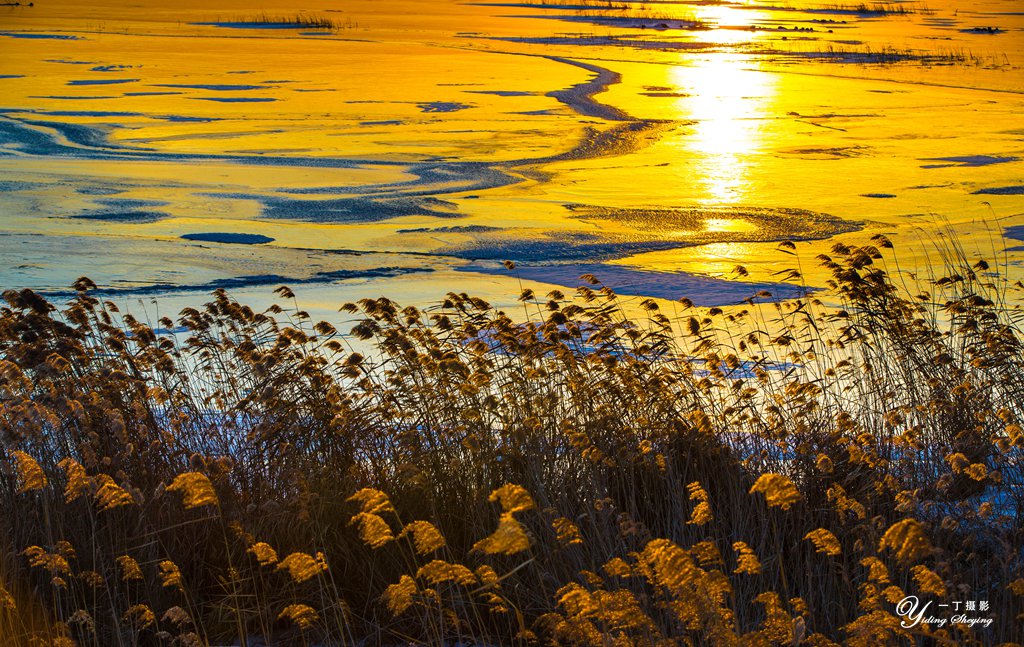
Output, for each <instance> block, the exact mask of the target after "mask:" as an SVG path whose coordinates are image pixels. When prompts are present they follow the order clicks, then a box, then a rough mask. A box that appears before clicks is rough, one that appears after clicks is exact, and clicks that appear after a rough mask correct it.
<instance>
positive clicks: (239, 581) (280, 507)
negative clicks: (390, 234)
mask: <svg viewBox="0 0 1024 647" xmlns="http://www.w3.org/2000/svg"><path fill="white" fill-rule="evenodd" d="M872 242H873V244H871V245H866V246H863V247H849V246H845V245H836V247H835V248H834V250H833V253H832V254H830V255H828V256H822V257H821V258H820V261H821V263H822V264H823V265H824V266H825V267H826V268H827V269H828V270H829V271H830V272H831V276H832V280H831V284H830V286H829V291H828V293H827V294H822V295H818V296H819V298H820V299H821V300H819V299H815V298H809V297H808V298H801V299H797V300H793V301H790V302H785V303H775V304H772V303H770V302H769V303H768V304H767V305H754V301H753V300H751V302H750V304H748V305H746V306H743V307H737V308H730V309H728V310H722V309H718V308H714V309H710V310H705V309H698V308H694V307H692V306H691V305H690V304H689V303H687V302H685V301H683V302H681V303H679V304H677V305H676V306H675V307H673V308H666V307H664V306H659V304H657V303H655V302H653V301H649V300H647V301H642V302H640V303H639V305H640V308H639V310H640V311H641V312H642V314H641V315H640V316H635V315H632V314H630V312H631V310H630V309H629V308H627V307H625V306H624V304H623V303H622V301H621V300H620V299H619V298H618V297H617V296H616V295H615V294H614V293H613V292H612V291H611V290H609V289H607V288H605V287H602V286H601V285H600V284H599V283H598V282H597V280H596V279H593V280H592V281H591V285H590V286H589V287H584V288H580V290H579V292H578V294H577V295H575V297H573V298H567V297H566V296H565V295H563V294H561V293H558V292H552V293H551V294H549V295H547V296H546V297H544V298H537V297H536V296H535V295H534V294H532V293H531V292H529V291H527V292H524V294H523V296H522V300H523V304H524V306H525V308H526V312H527V313H529V316H528V317H527V320H526V321H522V320H521V319H520V320H515V319H513V318H512V317H511V316H509V315H508V314H506V313H504V312H501V311H498V310H495V309H494V308H492V307H491V306H490V305H489V304H487V303H486V302H484V301H482V300H480V299H476V298H472V297H470V296H468V295H466V294H455V293H453V294H449V295H448V296H447V298H446V299H445V300H444V301H443V303H441V304H439V305H438V306H437V307H434V308H430V309H427V310H425V311H424V310H419V309H416V308H401V307H399V306H398V305H396V304H395V303H393V302H391V301H390V300H388V299H384V298H381V299H366V300H363V301H360V302H359V303H358V304H346V305H345V306H343V307H342V309H341V310H342V312H343V313H345V314H344V315H342V316H343V317H344V318H346V319H348V321H347V322H346V323H345V324H344V325H342V322H334V323H328V322H319V323H316V322H312V321H310V319H309V316H308V315H307V314H306V313H304V312H302V311H299V310H297V309H295V307H294V306H292V307H289V308H285V307H283V306H274V307H272V308H270V309H269V310H267V311H265V312H256V311H254V310H253V309H251V308H249V307H248V306H245V305H244V304H240V303H238V302H236V301H234V300H232V299H231V298H230V297H229V296H228V295H227V294H226V293H224V292H223V291H218V292H216V293H214V295H213V298H212V299H211V301H210V302H209V303H208V304H207V305H206V306H204V307H202V308H188V309H186V310H184V311H183V312H182V313H181V315H180V317H179V319H178V320H177V321H172V320H170V319H166V318H164V319H161V320H160V321H158V322H154V324H155V326H156V327H152V326H150V325H149V324H148V323H146V322H143V321H140V320H138V319H136V318H135V317H134V316H132V315H131V314H129V313H125V312H121V311H120V310H119V309H118V307H117V306H116V305H115V304H113V303H110V302H106V301H102V300H100V299H99V298H98V297H97V295H96V291H95V289H94V286H93V285H92V284H91V283H90V282H89V281H88V280H87V279H82V280H80V281H79V282H78V283H77V284H76V288H77V290H78V295H77V297H75V298H73V299H71V300H69V301H68V302H66V303H64V304H63V305H62V306H61V309H60V310H59V311H58V309H57V307H56V306H55V305H53V304H51V303H49V302H47V301H46V300H45V299H43V298H42V297H40V296H39V295H37V294H34V293H32V292H31V291H28V290H23V291H13V290H12V291H8V292H6V293H5V294H4V299H5V302H6V305H5V306H4V307H3V308H2V309H0V444H2V457H0V465H2V469H0V506H2V508H0V543H2V547H0V643H2V644H4V645H13V646H22V645H25V646H28V645H39V644H52V645H82V646H86V645H174V646H179V645H209V644H243V645H263V644H275V645H409V644H431V645H455V644H462V645H475V646H485V645H534V644H536V645H581V646H584V645H586V646H589V645H638V646H646V645H709V646H710V645H715V646H717V645H831V644H845V645H853V646H856V645H866V646H868V645H888V644H900V643H901V642H902V643H908V644H909V643H910V642H915V643H917V644H935V645H954V644H955V645H991V644H999V643H1001V642H1014V641H1015V642H1022V641H1024V630H1022V626H1024V615H1022V613H1021V609H1022V607H1021V604H1022V598H1024V551H1022V548H1024V541H1022V540H1024V536H1022V535H1024V530H1022V528H1021V524H1020V522H1019V520H1020V518H1021V514H1022V513H1024V469H1022V456H1024V433H1022V432H1021V422H1020V421H1021V418H1022V416H1024V408H1022V407H1024V404H1022V403H1024V397H1022V396H1024V345H1022V340H1024V334H1022V330H1021V328H1020V326H1019V322H1020V316H1019V310H1018V309H1017V307H1016V305H1015V301H1014V299H1016V297H1017V294H1018V293H1019V290H1020V289H1024V286H1012V285H1006V284H1005V283H1001V282H1000V281H1001V279H1000V278H999V277H998V276H997V275H995V274H994V273H993V272H992V271H991V269H990V268H989V266H988V264H987V263H986V262H985V261H977V262H972V263H969V262H967V260H966V254H964V253H963V252H962V251H961V250H959V249H957V248H956V247H955V246H952V247H951V248H946V249H944V250H943V252H944V253H946V254H947V255H948V256H947V257H948V261H949V267H948V272H947V273H946V275H945V276H941V277H935V278H933V279H930V280H924V279H921V280H919V281H917V282H914V281H913V280H911V279H908V278H907V276H906V275H905V274H903V273H900V272H896V273H890V270H889V269H888V268H889V266H890V265H893V263H895V261H894V259H893V258H892V257H891V255H889V253H888V252H886V253H884V254H883V250H886V249H888V248H889V247H890V245H889V243H888V241H887V240H885V239H884V238H881V237H879V238H877V239H876V240H874V241H872ZM794 275H795V274H794ZM280 294H281V295H282V297H284V298H286V299H288V300H289V301H290V302H292V303H294V301H293V300H292V296H291V292H290V290H288V289H287V288H282V290H281V291H280ZM176 327H179V328H180V329H184V330H185V331H186V332H185V333H183V334H173V333H171V332H169V331H170V330H172V329H175V328H176ZM339 329H348V330H350V331H351V332H350V333H348V334H344V333H342V332H339ZM911 595H912V596H917V597H918V598H919V599H920V600H921V601H927V602H931V603H933V604H932V606H931V607H930V608H929V613H930V614H931V615H934V616H937V617H942V616H941V612H940V611H939V607H938V606H937V605H938V604H950V603H952V602H954V601H958V602H960V603H961V604H963V603H965V602H966V601H974V602H975V603H976V604H978V605H980V604H981V602H982V601H983V602H984V609H977V610H972V611H965V613H967V615H968V616H969V617H970V616H971V614H974V615H975V616H978V617H982V618H990V619H991V620H992V622H991V624H989V625H988V626H985V625H982V624H975V625H971V624H968V623H964V622H960V623H954V624H949V623H947V624H945V625H942V626H940V625H938V624H935V623H932V624H929V623H928V622H922V623H919V624H915V625H913V626H907V623H903V622H901V621H902V620H903V619H902V618H901V617H900V615H899V613H898V610H899V608H900V606H899V605H900V603H901V602H902V601H903V600H904V599H905V598H907V596H911Z"/></svg>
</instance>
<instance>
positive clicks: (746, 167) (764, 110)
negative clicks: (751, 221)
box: [671, 54, 777, 205]
mask: <svg viewBox="0 0 1024 647" xmlns="http://www.w3.org/2000/svg"><path fill="white" fill-rule="evenodd" d="M759 68H760V64H759V63H758V62H757V61H753V60H751V59H750V58H748V57H745V56H736V55H728V54H712V55H709V56H705V57H702V58H700V59H697V60H696V61H693V62H692V63H690V64H687V65H680V66H678V67H675V68H673V69H672V73H671V80H672V82H673V83H674V84H675V85H676V86H677V87H678V88H680V90H681V91H682V93H683V94H685V95H686V96H682V97H680V98H679V99H678V100H677V102H676V109H677V111H678V115H679V119H681V120H684V121H692V122H694V125H693V130H692V131H691V132H689V133H687V136H686V137H682V138H679V139H678V140H677V144H676V145H677V146H678V147H679V148H680V149H681V152H682V153H683V155H684V156H685V158H686V163H684V164H682V165H680V168H681V172H682V173H686V174H688V175H689V174H695V175H696V176H697V178H696V179H697V180H698V182H699V185H700V186H701V188H702V189H703V190H702V191H701V192H700V195H699V196H696V197H698V199H699V201H700V202H701V203H702V204H708V205H711V204H717V205H731V204H740V203H743V202H745V201H747V200H749V199H751V195H750V194H751V186H750V178H749V175H750V169H751V166H752V164H753V163H754V158H756V157H757V156H758V155H759V154H760V153H761V152H762V150H763V148H764V130H765V123H766V120H768V119H770V118H771V115H772V109H773V103H774V99H775V96H776V92H777V88H776V83H777V80H776V79H775V77H774V76H773V75H771V74H768V73H766V72H763V71H761V70H760V69H759Z"/></svg>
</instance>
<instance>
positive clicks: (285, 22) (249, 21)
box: [226, 13, 355, 31]
mask: <svg viewBox="0 0 1024 647" xmlns="http://www.w3.org/2000/svg"><path fill="white" fill-rule="evenodd" d="M226 22H228V23H232V24H239V25H253V26H256V27H294V28H296V29H324V30H334V31H337V30H341V29H350V28H352V27H354V26H355V24H354V23H352V22H351V21H350V20H346V21H339V20H334V19H333V18H328V17H326V16H319V15H313V14H305V13H299V14H294V15H290V16H285V15H271V14H265V13H262V14H259V15H256V16H246V17H243V18H237V19H233V20H230V21H226Z"/></svg>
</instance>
